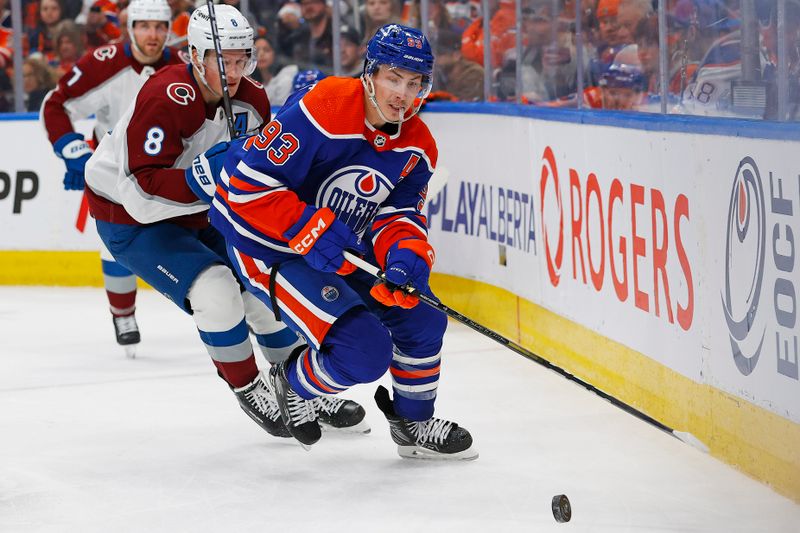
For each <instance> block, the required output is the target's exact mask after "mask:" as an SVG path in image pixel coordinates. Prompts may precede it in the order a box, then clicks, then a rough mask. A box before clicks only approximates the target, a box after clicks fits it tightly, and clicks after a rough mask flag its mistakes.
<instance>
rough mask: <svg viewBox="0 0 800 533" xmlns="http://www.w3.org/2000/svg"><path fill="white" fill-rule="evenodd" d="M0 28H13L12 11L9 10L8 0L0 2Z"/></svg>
mask: <svg viewBox="0 0 800 533" xmlns="http://www.w3.org/2000/svg"><path fill="white" fill-rule="evenodd" d="M0 28H8V29H10V28H11V10H10V9H8V0H0Z"/></svg>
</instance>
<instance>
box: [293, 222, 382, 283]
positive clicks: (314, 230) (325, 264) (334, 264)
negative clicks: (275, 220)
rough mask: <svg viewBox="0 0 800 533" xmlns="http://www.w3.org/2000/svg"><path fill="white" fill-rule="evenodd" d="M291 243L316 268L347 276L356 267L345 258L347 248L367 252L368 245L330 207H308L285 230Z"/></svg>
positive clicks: (359, 252)
mask: <svg viewBox="0 0 800 533" xmlns="http://www.w3.org/2000/svg"><path fill="white" fill-rule="evenodd" d="M284 237H286V238H287V239H289V246H290V247H291V248H292V250H294V251H295V252H297V253H299V254H300V255H302V256H303V257H304V258H305V260H306V262H307V263H308V264H309V265H311V267H312V268H314V269H315V270H320V271H322V272H336V273H337V274H340V275H342V276H346V275H347V274H350V273H351V272H353V271H354V270H355V269H356V267H355V265H353V264H352V263H349V262H348V261H345V259H344V251H345V250H352V251H354V252H355V253H357V254H361V255H364V254H365V253H366V247H365V246H364V244H363V243H362V242H361V240H360V239H359V238H358V235H356V234H355V233H353V230H351V229H350V227H349V226H348V225H347V224H345V223H344V222H342V221H341V220H338V219H337V218H336V215H334V214H333V211H331V210H330V209H328V208H327V207H322V208H319V209H317V208H316V207H313V206H306V208H305V210H304V211H303V215H302V216H301V217H300V220H298V221H297V222H295V223H294V225H293V226H292V227H290V228H289V229H288V230H286V233H284Z"/></svg>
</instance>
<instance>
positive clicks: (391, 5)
mask: <svg viewBox="0 0 800 533" xmlns="http://www.w3.org/2000/svg"><path fill="white" fill-rule="evenodd" d="M390 22H400V7H399V5H398V0H366V2H365V3H364V43H363V44H364V45H365V46H366V44H367V42H368V41H369V40H370V39H372V37H373V36H374V35H375V32H377V31H378V28H380V27H381V26H383V25H384V24H389V23H390Z"/></svg>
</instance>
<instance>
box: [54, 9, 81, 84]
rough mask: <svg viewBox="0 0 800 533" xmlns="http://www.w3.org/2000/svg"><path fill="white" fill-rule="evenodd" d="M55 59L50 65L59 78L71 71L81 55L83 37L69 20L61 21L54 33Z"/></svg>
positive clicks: (75, 25) (76, 26)
mask: <svg viewBox="0 0 800 533" xmlns="http://www.w3.org/2000/svg"><path fill="white" fill-rule="evenodd" d="M55 42H56V57H55V60H54V61H53V62H52V63H51V65H52V66H53V67H54V68H55V70H56V72H57V73H58V77H59V78H60V77H61V76H63V75H64V74H66V73H67V72H69V71H70V70H72V67H73V65H74V64H75V62H76V61H77V60H78V59H80V58H81V56H82V55H83V35H82V31H81V28H80V26H78V25H77V24H75V23H74V22H72V21H71V20H62V21H61V23H59V25H58V28H57V29H56V32H55Z"/></svg>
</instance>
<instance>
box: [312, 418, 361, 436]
mask: <svg viewBox="0 0 800 533" xmlns="http://www.w3.org/2000/svg"><path fill="white" fill-rule="evenodd" d="M319 427H320V428H321V429H322V431H325V432H328V431H330V432H331V433H351V434H354V435H366V434H367V433H369V432H370V431H372V428H370V427H369V424H367V422H366V420H362V421H361V422H359V423H358V424H356V425H355V426H349V427H344V428H337V427H336V426H331V425H328V424H326V423H325V422H320V423H319Z"/></svg>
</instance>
